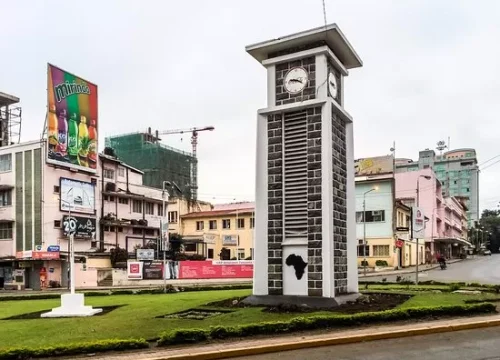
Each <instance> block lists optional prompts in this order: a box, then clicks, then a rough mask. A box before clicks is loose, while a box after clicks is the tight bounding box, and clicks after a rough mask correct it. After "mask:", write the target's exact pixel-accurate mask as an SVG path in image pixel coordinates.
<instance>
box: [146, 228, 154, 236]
mask: <svg viewBox="0 0 500 360" xmlns="http://www.w3.org/2000/svg"><path fill="white" fill-rule="evenodd" d="M144 235H147V236H155V229H146V230H144Z"/></svg>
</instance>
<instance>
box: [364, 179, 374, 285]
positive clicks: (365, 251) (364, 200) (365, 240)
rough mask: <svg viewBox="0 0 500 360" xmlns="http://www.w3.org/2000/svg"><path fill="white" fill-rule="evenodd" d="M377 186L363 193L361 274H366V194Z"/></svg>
mask: <svg viewBox="0 0 500 360" xmlns="http://www.w3.org/2000/svg"><path fill="white" fill-rule="evenodd" d="M377 190H378V187H377V186H375V187H373V188H372V189H370V190H368V191H365V192H364V193H363V257H364V260H363V274H364V276H366V194H368V193H371V192H372V191H377Z"/></svg>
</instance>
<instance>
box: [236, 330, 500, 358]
mask: <svg viewBox="0 0 500 360" xmlns="http://www.w3.org/2000/svg"><path fill="white" fill-rule="evenodd" d="M499 339H500V327H494V328H488V329H480V330H466V331H459V332H452V333H444V334H433V335H426V336H416V337H412V338H402V339H395V340H380V341H373V342H366V343H359V344H350V345H337V346H329V347H321V348H313V349H304V350H296V351H285V352H281V353H275V354H265V355H258V356H250V357H239V358H235V360H304V359H307V360H325V359H335V360H366V359H369V360H401V359H404V360H427V359H431V360H436V359H439V360H457V359H467V360H500V350H499V349H500V340H499Z"/></svg>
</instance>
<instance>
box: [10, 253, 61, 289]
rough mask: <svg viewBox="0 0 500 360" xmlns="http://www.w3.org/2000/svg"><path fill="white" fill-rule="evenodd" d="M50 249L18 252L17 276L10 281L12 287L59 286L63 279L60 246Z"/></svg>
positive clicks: (37, 287)
mask: <svg viewBox="0 0 500 360" xmlns="http://www.w3.org/2000/svg"><path fill="white" fill-rule="evenodd" d="M48 250H49V251H32V250H28V251H18V252H17V253H16V265H17V266H16V270H15V272H16V274H15V275H16V276H14V277H13V280H14V281H12V282H11V283H10V285H11V288H14V289H18V290H21V289H32V290H42V289H45V288H48V287H57V283H60V281H61V279H60V277H61V276H60V275H61V271H60V269H61V265H60V253H59V247H56V246H54V247H49V248H48Z"/></svg>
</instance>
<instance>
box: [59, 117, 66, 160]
mask: <svg viewBox="0 0 500 360" xmlns="http://www.w3.org/2000/svg"><path fill="white" fill-rule="evenodd" d="M67 138H68V121H67V120H66V110H65V109H63V110H61V112H60V113H59V116H58V118H57V142H58V144H57V152H58V153H60V154H61V156H63V157H65V156H66V155H67V145H68V144H67V140H68V139H67Z"/></svg>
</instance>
